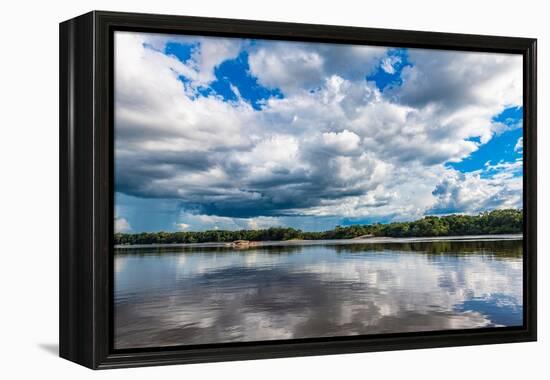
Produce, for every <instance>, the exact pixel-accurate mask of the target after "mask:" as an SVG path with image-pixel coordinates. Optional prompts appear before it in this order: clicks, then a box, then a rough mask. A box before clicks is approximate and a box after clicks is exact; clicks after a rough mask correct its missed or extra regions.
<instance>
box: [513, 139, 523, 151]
mask: <svg viewBox="0 0 550 380" xmlns="http://www.w3.org/2000/svg"><path fill="white" fill-rule="evenodd" d="M514 152H519V153H523V137H520V138H519V139H518V141H517V142H516V145H515V146H514Z"/></svg>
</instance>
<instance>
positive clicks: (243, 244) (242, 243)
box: [226, 240, 256, 248]
mask: <svg viewBox="0 0 550 380" xmlns="http://www.w3.org/2000/svg"><path fill="white" fill-rule="evenodd" d="M226 245H227V246H228V247H233V248H248V247H251V246H255V245H256V242H255V241H250V240H235V241H232V242H231V243H227V244H226Z"/></svg>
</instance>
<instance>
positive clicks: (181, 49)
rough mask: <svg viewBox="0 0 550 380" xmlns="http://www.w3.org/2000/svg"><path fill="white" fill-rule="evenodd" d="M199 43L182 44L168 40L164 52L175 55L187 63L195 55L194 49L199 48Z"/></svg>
mask: <svg viewBox="0 0 550 380" xmlns="http://www.w3.org/2000/svg"><path fill="white" fill-rule="evenodd" d="M198 46H199V44H198V43H197V44H182V43H179V42H168V43H167V44H166V46H165V47H164V53H165V54H167V55H173V56H175V57H176V58H177V59H178V60H180V61H181V62H183V63H185V62H187V61H188V60H189V58H191V55H193V51H195V49H197V48H198Z"/></svg>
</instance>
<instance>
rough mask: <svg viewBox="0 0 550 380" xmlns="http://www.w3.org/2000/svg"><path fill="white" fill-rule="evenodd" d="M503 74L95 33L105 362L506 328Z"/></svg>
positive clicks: (510, 319) (348, 49)
mask: <svg viewBox="0 0 550 380" xmlns="http://www.w3.org/2000/svg"><path fill="white" fill-rule="evenodd" d="M522 64H523V62H522V56H521V55H514V54H501V53H484V52H466V51H450V50H434V49H413V48H396V47H380V46H366V45H350V44H327V43H314V42H297V41H280V40H261V39H243V38H221V37H207V36H192V35H170V34H151V33H138V32H123V31H117V32H115V34H114V115H115V116H114V170H115V173H114V180H115V188H114V191H115V194H114V213H115V215H114V217H115V219H114V221H113V226H114V227H113V228H114V235H113V236H114V241H113V245H114V246H113V262H114V266H113V270H114V283H113V292H114V294H113V318H114V321H113V323H114V336H113V339H114V341H113V344H114V348H115V349H139V348H153V347H173V346H192V345H203V344H214V343H235V342H257V341H274V340H288V339H308V338H328V337H341V336H369V335H376V336H380V334H394V333H422V332H427V331H448V330H463V329H467V330H481V329H487V328H495V329H498V328H503V329H504V328H510V327H514V326H522V325H523V299H522V297H523V244H522V236H523V235H522V232H523V206H522V205H523V143H522V142H523V138H522V135H523V128H522V125H523V120H522V115H523V104H522V99H523V92H522V85H523V83H522Z"/></svg>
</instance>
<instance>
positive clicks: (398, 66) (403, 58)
mask: <svg viewBox="0 0 550 380" xmlns="http://www.w3.org/2000/svg"><path fill="white" fill-rule="evenodd" d="M406 66H412V63H411V62H409V54H408V52H407V49H390V50H388V53H387V56H386V57H384V58H383V59H382V61H381V62H380V64H379V65H378V67H377V69H376V71H375V72H374V73H373V74H371V75H368V76H367V80H368V81H372V82H374V83H376V87H378V89H379V90H380V91H384V89H386V88H387V87H389V88H391V87H397V86H401V85H402V84H403V80H402V79H401V71H402V70H403V68H404V67H406Z"/></svg>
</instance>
